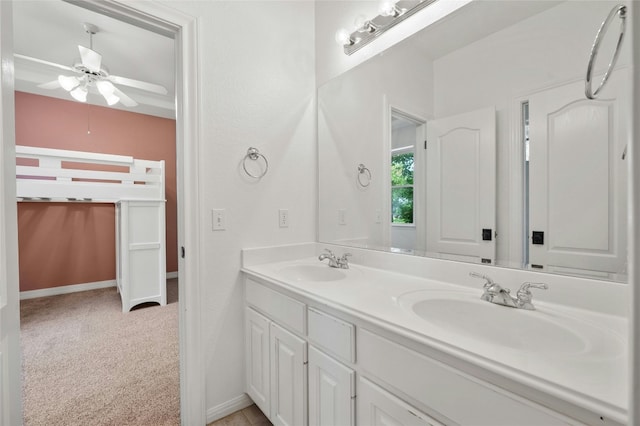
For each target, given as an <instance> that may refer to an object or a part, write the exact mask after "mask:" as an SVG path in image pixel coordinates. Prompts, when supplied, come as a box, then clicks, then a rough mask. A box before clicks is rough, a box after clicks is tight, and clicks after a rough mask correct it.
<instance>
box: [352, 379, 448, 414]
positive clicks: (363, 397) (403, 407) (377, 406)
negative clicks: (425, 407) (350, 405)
mask: <svg viewBox="0 0 640 426" xmlns="http://www.w3.org/2000/svg"><path fill="white" fill-rule="evenodd" d="M358 424H361V425H369V426H402V425H415V426H442V423H439V422H437V421H435V420H434V419H432V418H431V417H429V416H427V415H426V414H424V413H422V412H421V411H419V410H416V409H415V408H414V407H412V406H410V405H409V404H407V403H406V402H404V401H403V400H401V399H400V398H397V397H396V396H394V395H392V394H390V393H389V392H387V391H386V390H384V389H382V388H381V387H380V386H378V385H376V384H375V383H373V382H371V381H370V380H367V379H366V378H364V377H362V376H361V377H360V380H359V381H358Z"/></svg>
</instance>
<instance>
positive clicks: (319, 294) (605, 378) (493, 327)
mask: <svg viewBox="0 0 640 426" xmlns="http://www.w3.org/2000/svg"><path fill="white" fill-rule="evenodd" d="M327 248H330V249H331V250H332V251H333V252H335V253H336V254H338V255H342V254H343V252H344V251H345V248H344V247H340V246H333V245H327V244H316V243H309V244H302V245H294V246H281V247H273V248H264V249H249V250H244V251H243V272H244V273H245V301H246V307H245V324H246V325H245V343H246V350H245V357H246V392H247V394H248V395H249V396H250V397H251V398H252V399H253V401H254V402H255V403H256V404H257V405H258V406H259V407H260V409H261V410H262V411H263V412H264V413H265V414H266V415H267V417H269V419H270V420H271V422H272V423H274V424H288V425H306V424H310V425H354V424H357V425H383V424H384V425H386V424H394V425H395V424H398V425H400V424H403V425H409V424H411V425H414V424H417V425H441V424H444V425H450V424H460V425H566V424H570V425H580V424H588V425H595V424H598V425H617V424H625V423H626V416H627V410H626V407H627V400H626V399H627V376H628V373H627V371H628V368H627V360H628V356H627V347H626V346H627V345H626V340H627V324H626V318H625V309H626V296H627V294H626V291H627V290H626V288H625V286H624V285H612V284H611V283H606V284H605V283H602V282H600V281H597V280H589V279H582V278H576V277H563V276H559V275H547V274H540V273H531V272H527V271H514V270H509V269H503V268H495V267H494V268H487V267H486V266H482V265H471V264H466V263H458V262H453V261H442V260H434V259H427V258H418V257H413V256H399V255H397V254H391V253H385V252H374V251H370V250H364V249H354V248H349V251H350V252H351V253H353V256H351V257H350V258H349V259H348V260H347V258H346V257H344V261H346V263H344V262H341V263H340V264H334V266H337V267H329V266H328V264H327V261H326V260H325V261H324V262H322V261H321V260H319V257H320V258H322V259H324V258H327V257H328V256H327V255H326V252H325V249H327ZM323 253H325V254H324V255H323ZM339 257H340V256H337V257H336V258H339ZM330 261H331V259H329V262H330ZM470 273H475V274H480V275H485V276H487V277H488V278H489V279H491V280H492V281H495V283H492V284H494V285H499V286H501V288H503V289H508V288H510V289H511V291H512V292H514V294H515V291H516V290H517V289H518V287H520V285H521V284H522V283H523V282H540V281H543V280H544V282H545V284H546V286H547V287H548V289H547V290H538V289H535V288H533V289H532V293H533V294H534V295H533V300H530V301H529V302H530V304H531V305H532V307H533V306H535V309H519V308H517V307H516V308H513V307H507V306H501V305H499V304H497V303H490V301H487V300H483V297H482V296H483V294H484V295H485V296H486V294H487V293H488V292H489V290H488V288H489V287H490V286H489V285H486V286H485V288H484V289H483V281H482V280H478V279H477V278H475V277H472V276H470ZM509 297H511V296H509ZM486 298H487V297H484V299H486ZM512 299H514V300H515V299H516V297H515V296H513V297H512ZM494 302H495V301H494Z"/></svg>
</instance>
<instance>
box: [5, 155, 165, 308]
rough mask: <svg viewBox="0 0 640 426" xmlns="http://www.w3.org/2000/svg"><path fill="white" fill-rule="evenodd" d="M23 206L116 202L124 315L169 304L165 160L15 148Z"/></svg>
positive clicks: (18, 190) (118, 273) (118, 272)
mask: <svg viewBox="0 0 640 426" xmlns="http://www.w3.org/2000/svg"><path fill="white" fill-rule="evenodd" d="M16 193H17V197H18V201H21V202H84V203H114V204H115V206H116V229H115V233H116V283H117V286H118V292H119V293H120V298H121V299H122V311H123V312H128V311H129V310H131V308H132V307H134V306H136V305H139V304H140V303H146V302H157V303H159V304H160V305H162V306H164V305H166V304H167V287H166V247H165V198H164V197H165V187H164V161H149V160H139V159H135V158H133V157H129V156H123V155H110V154H96V153H91V152H81V151H67V150H60V149H50V148H36V147H29V146H16Z"/></svg>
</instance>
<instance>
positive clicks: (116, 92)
mask: <svg viewBox="0 0 640 426" xmlns="http://www.w3.org/2000/svg"><path fill="white" fill-rule="evenodd" d="M113 94H114V95H116V96H117V97H119V98H120V102H122V105H124V106H127V107H134V106H137V105H138V103H137V102H136V101H134V100H133V99H131V98H130V97H129V96H127V95H125V94H124V93H123V92H122V91H121V90H120V89H118V88H117V87H114V90H113Z"/></svg>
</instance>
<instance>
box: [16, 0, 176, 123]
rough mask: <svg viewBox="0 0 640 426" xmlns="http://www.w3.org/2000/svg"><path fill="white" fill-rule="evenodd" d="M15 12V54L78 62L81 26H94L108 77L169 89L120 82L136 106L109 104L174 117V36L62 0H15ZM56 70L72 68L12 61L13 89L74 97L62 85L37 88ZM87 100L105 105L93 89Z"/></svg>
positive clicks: (82, 42) (83, 36)
mask: <svg viewBox="0 0 640 426" xmlns="http://www.w3.org/2000/svg"><path fill="white" fill-rule="evenodd" d="M13 13H14V17H13V18H14V19H13V22H14V52H15V53H16V54H21V55H25V56H30V57H34V58H38V59H42V60H45V61H49V62H54V63H58V64H62V65H66V66H72V65H73V64H74V63H75V62H78V60H79V56H80V55H79V53H78V45H83V46H86V47H89V35H88V34H87V33H86V32H85V31H84V28H83V25H82V24H83V23H84V22H88V23H91V24H93V25H96V26H97V27H98V28H99V32H98V33H97V34H95V35H94V36H93V49H94V50H96V51H97V52H99V53H100V54H101V55H102V63H103V64H104V65H105V66H106V67H107V69H108V70H109V73H110V74H111V75H118V76H122V77H127V78H132V79H135V80H142V81H146V82H150V83H155V84H160V85H162V86H164V87H165V88H166V89H167V91H168V94H167V95H158V94H155V93H151V92H146V91H143V90H139V89H135V88H132V87H128V86H123V85H119V86H118V88H119V89H120V90H122V91H123V92H124V93H126V94H127V95H129V96H130V97H131V98H133V99H134V100H135V101H136V102H138V104H139V105H138V106H136V107H133V108H127V107H124V106H122V105H121V104H120V103H118V104H116V105H114V106H113V107H112V108H118V109H123V110H127V111H131V112H137V113H143V114H150V115H156V116H161V117H166V118H175V59H174V58H175V55H174V40H173V39H171V38H168V37H165V36H163V35H159V34H156V33H153V32H151V31H148V30H145V29H141V28H138V27H136V26H133V25H131V24H128V23H125V22H122V21H118V20H115V19H113V18H110V17H107V16H104V15H101V14H98V13H96V12H92V11H90V10H87V9H84V8H81V7H78V6H74V5H72V4H69V3H65V2H63V1H61V0H41V1H26V0H22V1H16V2H14V3H13ZM59 74H65V75H73V72H70V71H63V70H60V69H58V68H55V67H51V66H48V65H41V64H34V63H33V62H31V61H24V60H21V59H19V58H16V60H15V78H16V83H15V84H16V90H19V91H23V92H28V93H36V94H40V95H44V96H51V97H57V98H61V99H65V100H71V101H74V100H73V98H72V97H71V96H70V95H69V93H68V92H66V91H65V90H64V89H62V88H58V89H54V90H46V89H41V88H38V87H37V86H38V84H41V83H46V82H49V81H52V80H55V79H56V78H57V77H58V75H59ZM88 101H89V102H90V103H92V104H95V105H101V106H105V107H107V103H106V102H105V101H104V98H103V97H102V96H101V95H100V94H98V92H97V91H95V92H93V93H92V92H90V93H89V97H88ZM74 102H75V101H74Z"/></svg>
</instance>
